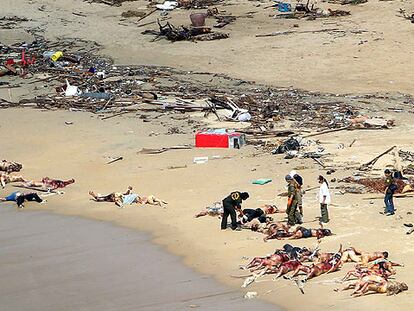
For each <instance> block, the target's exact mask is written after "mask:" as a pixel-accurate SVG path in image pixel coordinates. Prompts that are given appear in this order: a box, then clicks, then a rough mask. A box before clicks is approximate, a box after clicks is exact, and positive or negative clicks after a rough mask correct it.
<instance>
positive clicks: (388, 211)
mask: <svg viewBox="0 0 414 311" xmlns="http://www.w3.org/2000/svg"><path fill="white" fill-rule="evenodd" d="M384 174H385V197H384V203H385V215H386V216H391V215H394V202H393V196H394V192H395V190H397V186H396V184H395V183H394V178H392V173H391V171H390V170H389V169H386V170H385V171H384Z"/></svg>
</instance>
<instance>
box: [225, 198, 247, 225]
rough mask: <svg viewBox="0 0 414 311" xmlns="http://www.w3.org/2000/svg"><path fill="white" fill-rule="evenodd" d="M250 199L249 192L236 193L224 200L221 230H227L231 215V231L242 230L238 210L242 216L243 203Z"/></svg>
mask: <svg viewBox="0 0 414 311" xmlns="http://www.w3.org/2000/svg"><path fill="white" fill-rule="evenodd" d="M248 198H249V194H248V193H247V192H240V191H234V192H232V193H230V195H229V196H227V197H226V198H225V199H224V200H223V218H222V219H221V230H226V229H227V218H228V217H229V215H230V218H231V229H232V230H237V231H240V230H241V228H240V226H239V225H238V224H237V215H236V210H237V211H238V212H239V213H240V214H242V213H243V212H242V210H241V204H242V201H245V200H247V199H248Z"/></svg>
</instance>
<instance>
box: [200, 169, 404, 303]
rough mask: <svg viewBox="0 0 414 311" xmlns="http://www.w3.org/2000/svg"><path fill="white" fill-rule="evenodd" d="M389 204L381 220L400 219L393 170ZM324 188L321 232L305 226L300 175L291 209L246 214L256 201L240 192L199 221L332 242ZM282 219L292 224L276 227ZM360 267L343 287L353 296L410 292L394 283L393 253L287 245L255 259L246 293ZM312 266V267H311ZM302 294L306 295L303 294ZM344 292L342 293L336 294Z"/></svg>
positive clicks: (290, 190) (290, 182)
mask: <svg viewBox="0 0 414 311" xmlns="http://www.w3.org/2000/svg"><path fill="white" fill-rule="evenodd" d="M384 175H385V179H384V203H385V210H384V212H381V214H384V215H387V216H390V215H393V214H394V213H395V209H394V204H393V195H394V192H395V190H396V187H395V183H394V179H393V176H392V172H391V171H390V170H388V169H386V170H385V171H384ZM317 180H318V182H319V185H320V186H319V196H318V199H319V205H320V211H321V215H320V217H319V225H320V228H305V227H303V226H302V223H303V217H304V211H303V204H302V195H303V194H304V191H303V189H302V186H303V178H302V177H301V176H300V175H298V174H297V173H296V172H295V171H292V172H290V173H289V175H287V176H286V177H285V181H286V183H287V186H286V188H287V204H286V208H280V207H277V206H276V205H272V204H266V205H263V206H261V207H260V208H256V209H242V207H241V205H242V203H243V201H246V200H247V199H248V198H249V197H250V196H249V193H247V192H241V191H234V192H232V193H231V194H230V195H228V196H227V197H226V198H225V199H223V201H222V202H216V203H214V204H213V206H211V207H208V208H207V209H206V210H204V211H201V212H200V213H198V214H196V215H195V217H196V218H198V217H202V216H206V215H210V216H221V229H222V230H226V229H227V227H228V225H227V221H228V217H229V216H230V218H231V224H230V227H231V229H233V230H237V231H240V230H242V229H250V230H252V231H256V232H260V233H263V234H264V235H265V237H264V238H263V240H264V241H265V242H266V241H268V240H270V239H278V240H283V239H289V240H296V239H302V238H312V237H315V238H317V239H318V245H319V243H320V242H321V240H320V239H322V238H324V237H327V236H331V235H332V231H331V230H330V229H326V228H324V224H326V223H329V221H330V219H329V210H328V205H329V204H330V203H331V195H330V191H329V184H328V181H327V180H326V179H325V178H324V177H323V176H321V175H320V176H318V178H317ZM276 213H285V214H287V221H286V222H282V221H274V220H273V218H272V217H271V216H269V215H271V214H276ZM348 262H353V263H356V266H355V267H354V269H352V270H350V271H348V273H347V274H346V275H345V277H344V278H343V279H342V282H346V284H345V286H344V288H343V290H347V289H351V288H354V291H353V292H352V294H351V295H352V296H354V297H358V296H363V295H366V294H368V293H372V292H374V293H386V294H387V295H393V294H397V293H399V292H402V291H405V290H407V289H408V287H407V285H406V284H405V283H401V282H396V281H394V280H390V278H391V277H393V276H394V275H395V274H396V270H395V269H394V268H393V267H395V266H402V265H400V264H397V263H394V262H391V261H389V259H388V252H386V251H379V252H373V253H368V252H363V251H360V250H357V249H355V248H354V247H348V248H347V249H345V250H343V249H342V245H341V246H340V248H339V250H338V251H337V252H328V253H323V252H320V250H319V246H318V247H316V248H315V250H310V249H308V248H305V247H302V248H299V247H293V246H291V245H290V244H285V246H284V247H283V249H276V251H275V252H274V254H271V255H268V256H265V257H255V258H254V259H253V260H252V261H251V262H250V263H249V264H248V265H246V266H244V267H243V268H244V269H247V270H250V272H251V274H250V275H248V276H247V278H246V280H245V282H244V283H243V286H242V287H247V286H248V285H249V284H251V283H253V282H254V281H255V280H256V279H258V278H259V277H261V276H263V275H265V274H272V275H274V279H277V278H278V277H280V276H284V277H285V278H287V277H286V276H285V275H286V274H287V273H289V272H292V275H291V277H290V278H295V279H296V280H297V277H298V275H299V274H303V273H304V274H305V277H304V279H302V280H301V281H302V282H306V281H308V280H310V279H312V278H315V277H318V276H320V275H322V274H325V273H332V272H335V271H338V270H340V269H341V267H342V266H343V265H344V263H348ZM307 263H308V264H307ZM301 290H302V289H301ZM336 290H338V289H336Z"/></svg>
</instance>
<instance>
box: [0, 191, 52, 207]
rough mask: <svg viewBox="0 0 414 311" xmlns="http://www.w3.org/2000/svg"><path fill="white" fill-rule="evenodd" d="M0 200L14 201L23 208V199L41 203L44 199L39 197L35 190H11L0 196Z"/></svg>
mask: <svg viewBox="0 0 414 311" xmlns="http://www.w3.org/2000/svg"><path fill="white" fill-rule="evenodd" d="M0 201H3V202H6V201H12V202H13V201H14V202H16V204H17V206H18V207H20V208H23V207H24V202H25V201H36V202H37V203H42V202H44V201H45V200H43V199H42V198H41V197H39V195H38V194H37V193H35V192H32V193H26V194H24V193H21V192H13V193H11V194H10V195H8V196H7V197H5V198H0Z"/></svg>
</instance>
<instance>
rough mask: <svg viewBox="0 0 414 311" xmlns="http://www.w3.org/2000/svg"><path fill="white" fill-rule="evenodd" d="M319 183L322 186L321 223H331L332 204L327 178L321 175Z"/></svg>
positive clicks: (320, 190) (320, 199) (320, 189)
mask: <svg viewBox="0 0 414 311" xmlns="http://www.w3.org/2000/svg"><path fill="white" fill-rule="evenodd" d="M318 182H319V183H320V184H321V186H320V188H319V203H320V206H321V218H320V221H321V223H327V222H329V213H328V204H330V203H331V194H330V193H329V185H328V182H327V180H326V179H325V177H323V176H322V175H319V177H318Z"/></svg>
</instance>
